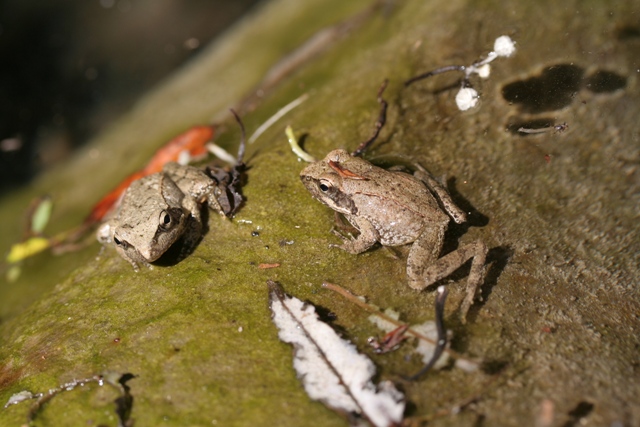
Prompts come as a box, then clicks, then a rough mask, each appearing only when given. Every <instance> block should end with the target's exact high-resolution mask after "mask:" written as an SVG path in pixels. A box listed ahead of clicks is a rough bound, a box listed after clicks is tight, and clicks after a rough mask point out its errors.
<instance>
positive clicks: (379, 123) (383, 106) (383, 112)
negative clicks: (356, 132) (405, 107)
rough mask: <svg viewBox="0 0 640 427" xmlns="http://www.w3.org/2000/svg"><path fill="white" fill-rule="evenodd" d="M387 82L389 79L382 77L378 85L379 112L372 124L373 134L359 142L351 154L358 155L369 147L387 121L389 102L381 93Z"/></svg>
mask: <svg viewBox="0 0 640 427" xmlns="http://www.w3.org/2000/svg"><path fill="white" fill-rule="evenodd" d="M388 83H389V80H388V79H384V81H383V82H382V85H380V89H378V103H379V104H380V114H379V115H378V120H376V124H375V125H374V128H375V129H374V132H373V135H372V136H371V138H369V139H367V140H366V141H364V142H363V143H361V144H360V145H359V146H358V148H356V149H355V151H354V152H353V153H351V155H352V156H359V155H361V154H362V153H364V151H365V150H366V149H367V148H369V146H370V145H371V144H373V143H374V142H375V140H376V139H378V135H380V130H382V127H383V126H384V124H385V123H386V122H387V107H388V106H389V104H388V103H387V101H385V100H384V98H383V97H382V93H383V92H384V90H385V89H386V88H387V84H388Z"/></svg>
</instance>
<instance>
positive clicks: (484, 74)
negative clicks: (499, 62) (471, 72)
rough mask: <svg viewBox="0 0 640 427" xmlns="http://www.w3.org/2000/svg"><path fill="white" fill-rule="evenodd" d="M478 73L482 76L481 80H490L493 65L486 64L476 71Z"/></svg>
mask: <svg viewBox="0 0 640 427" xmlns="http://www.w3.org/2000/svg"><path fill="white" fill-rule="evenodd" d="M476 73H478V76H480V78H483V79H486V78H488V77H489V74H491V65H489V64H484V65H483V66H481V67H479V68H478V69H477V70H476Z"/></svg>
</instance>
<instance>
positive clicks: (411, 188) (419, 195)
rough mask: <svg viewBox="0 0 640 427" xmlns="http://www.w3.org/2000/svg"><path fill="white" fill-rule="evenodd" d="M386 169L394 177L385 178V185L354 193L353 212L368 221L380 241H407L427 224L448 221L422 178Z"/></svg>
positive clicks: (398, 243) (401, 242)
mask: <svg viewBox="0 0 640 427" xmlns="http://www.w3.org/2000/svg"><path fill="white" fill-rule="evenodd" d="M388 173H392V174H393V175H394V178H395V179H393V180H389V181H388V182H387V185H386V186H385V187H386V188H383V187H380V189H379V191H371V192H369V191H367V192H359V193H357V194H354V201H355V204H356V206H358V213H357V216H359V217H363V218H366V219H367V220H368V221H369V222H371V224H372V225H373V226H374V228H375V229H376V230H377V231H378V234H379V235H380V243H381V244H382V245H385V246H398V245H404V244H407V243H411V242H413V241H414V240H416V239H417V238H418V236H420V234H422V231H423V230H424V228H425V227H426V226H428V225H429V224H446V223H448V222H449V217H448V216H447V215H446V214H445V213H444V212H443V211H442V210H441V209H440V207H439V206H438V202H437V200H436V199H435V197H434V196H433V195H432V194H431V192H430V191H429V190H428V189H427V188H426V186H425V185H424V184H423V183H422V181H420V180H418V179H417V178H415V177H413V176H412V175H408V174H406V173H403V172H388Z"/></svg>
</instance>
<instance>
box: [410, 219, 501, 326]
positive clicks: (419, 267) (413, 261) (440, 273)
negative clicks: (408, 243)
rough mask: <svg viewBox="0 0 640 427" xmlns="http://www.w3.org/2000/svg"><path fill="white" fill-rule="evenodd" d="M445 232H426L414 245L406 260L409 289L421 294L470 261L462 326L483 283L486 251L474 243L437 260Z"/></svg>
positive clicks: (485, 248)
mask: <svg viewBox="0 0 640 427" xmlns="http://www.w3.org/2000/svg"><path fill="white" fill-rule="evenodd" d="M445 231H446V227H442V226H438V227H432V228H431V229H426V230H425V231H424V232H423V234H422V235H421V236H420V238H419V239H418V240H416V241H415V242H414V244H413V246H412V247H411V250H410V252H409V258H408V260H407V275H408V276H409V285H410V286H411V287H412V288H414V289H418V290H422V289H424V288H426V287H427V286H430V285H432V284H434V283H436V282H437V281H438V280H441V279H443V278H445V277H447V276H449V275H450V274H451V273H453V272H454V271H456V270H457V269H458V268H460V267H461V266H462V265H463V264H464V263H465V262H467V261H469V259H471V258H473V261H472V263H471V271H470V273H469V278H468V279H467V289H466V296H465V298H464V300H463V301H462V305H461V306H460V318H461V320H462V322H463V323H464V322H465V319H466V316H467V312H468V311H469V308H470V307H471V305H472V304H473V301H474V299H475V297H476V293H477V291H478V288H479V287H480V285H481V284H482V282H483V281H484V274H485V266H484V264H485V260H486V257H487V251H488V249H487V246H486V245H485V244H484V243H483V242H481V241H480V240H477V241H475V242H473V243H469V244H467V245H464V246H462V247H460V248H458V249H456V250H455V251H453V252H450V253H448V254H447V255H445V256H443V257H442V258H438V255H439V253H440V250H441V249H442V244H443V242H444V232H445Z"/></svg>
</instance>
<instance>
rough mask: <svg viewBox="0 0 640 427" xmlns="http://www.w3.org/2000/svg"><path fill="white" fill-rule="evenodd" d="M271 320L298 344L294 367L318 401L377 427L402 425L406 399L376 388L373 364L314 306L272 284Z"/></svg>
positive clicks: (284, 338) (286, 338) (391, 388)
mask: <svg viewBox="0 0 640 427" xmlns="http://www.w3.org/2000/svg"><path fill="white" fill-rule="evenodd" d="M268 284H269V291H270V292H269V294H270V307H271V311H272V313H273V321H274V323H275V324H276V326H277V327H278V329H279V337H280V339H281V340H282V341H284V342H287V343H291V344H293V346H294V361H293V366H294V368H295V370H296V372H297V373H298V377H299V378H300V379H301V380H302V382H303V384H304V388H305V391H306V392H307V394H308V395H309V397H311V398H312V399H314V400H320V401H322V402H323V403H324V404H326V405H327V406H329V407H331V408H333V409H335V410H337V411H342V412H345V413H355V414H358V415H360V416H361V417H362V418H363V419H365V420H366V421H368V422H369V423H371V424H372V425H374V426H376V427H386V426H394V425H399V424H400V422H401V421H402V414H403V412H404V396H403V395H402V393H400V392H399V391H397V390H396V389H395V387H394V386H393V385H392V384H391V383H386V384H384V385H382V384H381V386H380V387H376V386H375V385H374V384H373V382H372V381H371V377H372V376H373V375H374V374H375V366H374V364H373V362H372V361H371V360H370V359H369V358H367V357H366V356H364V355H362V354H360V353H358V351H357V349H356V347H355V346H354V345H353V344H351V343H350V342H348V341H346V340H343V339H342V338H340V337H339V336H338V335H337V334H336V333H335V331H334V330H333V329H332V328H331V327H330V326H329V325H327V324H326V323H323V322H322V321H320V320H319V319H318V315H317V314H316V312H315V308H314V307H313V306H312V305H308V304H305V303H303V302H302V301H300V300H299V299H297V298H293V297H289V296H287V295H285V294H284V292H283V291H282V289H281V288H280V286H279V285H278V284H276V283H275V282H271V281H269V282H268Z"/></svg>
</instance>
